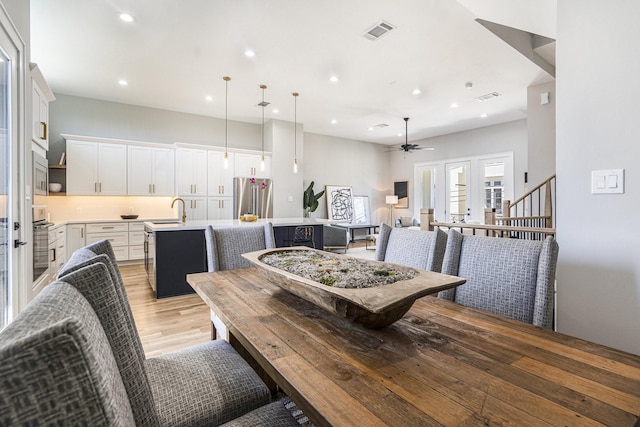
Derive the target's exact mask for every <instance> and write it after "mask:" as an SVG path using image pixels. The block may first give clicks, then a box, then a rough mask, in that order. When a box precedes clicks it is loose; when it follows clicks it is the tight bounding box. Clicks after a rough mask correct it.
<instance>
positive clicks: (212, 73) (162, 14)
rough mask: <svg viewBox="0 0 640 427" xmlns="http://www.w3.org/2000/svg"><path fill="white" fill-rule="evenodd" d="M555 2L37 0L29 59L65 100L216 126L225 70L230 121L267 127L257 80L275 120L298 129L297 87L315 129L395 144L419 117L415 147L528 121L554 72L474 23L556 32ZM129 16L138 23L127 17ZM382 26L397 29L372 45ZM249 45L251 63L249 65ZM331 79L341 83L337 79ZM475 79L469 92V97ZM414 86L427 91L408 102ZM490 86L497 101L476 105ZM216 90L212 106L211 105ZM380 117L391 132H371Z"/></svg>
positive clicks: (413, 131)
mask: <svg viewBox="0 0 640 427" xmlns="http://www.w3.org/2000/svg"><path fill="white" fill-rule="evenodd" d="M555 5H556V0H458V1H453V0H395V1H389V0H322V1H313V0H269V1H260V0H253V1H251V0H183V1H176V0H136V1H133V0H108V1H107V0H56V1H51V0H31V31H32V34H31V46H32V48H31V60H32V62H35V63H37V64H38V65H39V67H40V69H41V70H42V72H43V74H44V76H45V78H46V79H47V81H48V83H49V85H50V86H51V88H52V90H53V91H54V92H56V93H62V94H68V95H76V96H83V97H89V98H96V99H103V100H108V101H114V102H122V103H127V104H134V105H142V106H148V107H155V108H161V109H167V110H174V111H181V112H187V113H193V114H201V115H206V116H213V117H219V118H224V114H225V109H224V90H225V86H224V81H223V80H222V77H223V76H227V75H228V76H230V77H231V79H232V80H231V81H230V82H229V119H230V120H239V121H245V122H251V123H260V121H261V115H262V112H261V107H258V106H257V104H258V102H260V101H261V98H262V92H261V90H260V88H259V85H260V84H265V85H267V86H268V88H267V89H266V92H265V100H266V101H268V102H271V105H269V106H268V107H267V108H266V109H265V117H266V119H267V120H268V119H270V118H276V119H280V120H287V121H293V119H294V111H293V110H294V108H293V106H294V98H293V96H292V95H291V93H292V92H299V93H300V96H299V97H298V111H297V117H298V121H299V122H302V123H304V129H305V131H306V132H313V133H319V134H325V135H332V136H336V137H342V138H349V139H355V140H363V141H370V142H376V143H382V144H400V143H402V142H404V138H405V137H404V121H403V120H402V118H403V117H410V118H411V120H410V121H409V141H415V140H418V139H422V138H425V137H430V136H436V135H442V134H447V133H452V132H457V131H462V130H467V129H473V128H477V127H482V126H487V125H491V124H496V123H502V122H507V121H512V120H517V119H521V118H525V117H526V104H527V100H526V95H527V87H528V86H530V85H532V84H536V83H542V82H546V81H550V80H551V77H550V76H549V75H548V74H547V73H545V72H544V71H542V70H541V69H540V68H539V67H538V66H536V65H535V64H533V63H532V62H530V61H529V60H528V59H527V58H525V57H524V56H523V55H521V54H520V53H518V52H517V51H516V50H514V49H513V48H511V47H510V46H509V45H508V44H507V43H505V42H503V41H502V40H500V39H499V38H498V37H496V36H495V35H493V34H492V33H491V32H490V31H488V30H487V29H486V28H484V27H483V26H481V25H480V24H478V23H477V22H475V19H476V18H482V19H486V20H489V21H493V22H498V23H500V24H502V25H507V26H512V27H515V28H519V29H522V30H525V31H529V32H533V33H537V34H539V35H543V36H546V37H550V38H555V10H556V8H555ZM123 11H124V12H128V13H131V14H132V15H133V16H135V18H136V21H135V23H133V24H127V23H125V22H123V21H121V20H120V19H119V18H118V14H119V13H120V12H123ZM381 20H384V21H386V22H388V23H390V24H392V25H394V26H396V29H395V30H393V31H392V32H390V33H388V34H386V35H384V36H383V37H381V38H380V39H378V40H377V41H369V40H367V39H365V38H364V37H363V34H364V33H365V32H366V31H367V30H368V29H369V28H370V27H371V26H373V25H374V24H376V23H378V22H380V21H381ZM246 49H252V50H254V51H255V52H256V56H255V57H254V58H248V57H246V56H245V55H244V51H245V50H246ZM334 74H335V75H337V76H338V77H339V78H340V80H339V81H338V82H337V83H332V82H330V81H329V77H330V76H331V75H334ZM119 79H126V80H127V81H128V82H129V84H128V86H126V87H122V86H119V85H118V80H119ZM466 82H472V83H473V87H472V88H471V89H466V88H465V83H466ZM416 88H419V89H420V90H421V91H422V93H421V94H419V95H413V94H412V91H413V90H414V89H416ZM489 92H498V93H500V94H501V95H502V96H500V97H499V98H495V99H493V100H490V101H485V102H479V101H476V100H475V98H476V97H478V96H480V95H484V94H487V93H489ZM207 95H211V96H212V97H213V101H210V102H208V101H205V96H207ZM452 103H457V104H459V107H458V108H450V105H451V104H452ZM273 108H277V109H278V110H279V113H277V114H276V113H274V112H273V111H272V110H273ZM483 113H486V114H488V117H486V118H481V117H480V115H481V114H483ZM332 119H335V120H337V123H336V124H332V123H331V120H332ZM380 123H387V124H389V126H388V127H386V128H384V129H379V128H376V129H374V130H369V128H370V127H372V126H375V125H377V124H380ZM398 133H402V136H398Z"/></svg>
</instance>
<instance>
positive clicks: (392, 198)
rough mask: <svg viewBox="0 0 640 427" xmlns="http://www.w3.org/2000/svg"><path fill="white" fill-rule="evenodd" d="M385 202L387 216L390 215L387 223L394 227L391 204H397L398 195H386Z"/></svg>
mask: <svg viewBox="0 0 640 427" xmlns="http://www.w3.org/2000/svg"><path fill="white" fill-rule="evenodd" d="M385 202H386V203H387V204H388V205H389V216H390V217H391V222H390V223H389V225H390V226H392V227H395V225H394V224H393V206H394V205H397V204H398V196H386V199H385Z"/></svg>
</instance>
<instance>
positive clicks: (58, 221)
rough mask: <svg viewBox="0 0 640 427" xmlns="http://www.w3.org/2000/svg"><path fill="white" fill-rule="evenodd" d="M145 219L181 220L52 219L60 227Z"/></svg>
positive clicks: (165, 219) (138, 220)
mask: <svg viewBox="0 0 640 427" xmlns="http://www.w3.org/2000/svg"><path fill="white" fill-rule="evenodd" d="M145 221H151V222H153V221H180V220H179V219H178V218H136V219H122V218H120V217H118V218H104V219H55V220H51V222H52V223H53V226H52V227H58V226H61V225H67V224H100V223H104V222H145Z"/></svg>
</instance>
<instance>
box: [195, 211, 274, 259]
mask: <svg viewBox="0 0 640 427" xmlns="http://www.w3.org/2000/svg"><path fill="white" fill-rule="evenodd" d="M204 237H205V242H206V246H207V268H208V270H209V271H220V270H233V269H235V268H247V267H250V266H251V264H250V263H249V261H247V260H246V259H244V258H242V256H241V255H242V254H243V253H246V252H253V251H258V250H260V249H269V248H275V247H276V239H275V237H274V235H273V224H271V223H270V222H268V223H266V224H264V225H256V226H248V225H243V226H239V227H215V228H214V227H212V226H210V225H209V226H207V228H206V229H205V231H204Z"/></svg>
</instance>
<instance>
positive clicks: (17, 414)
mask: <svg viewBox="0 0 640 427" xmlns="http://www.w3.org/2000/svg"><path fill="white" fill-rule="evenodd" d="M0 378H2V387H0V425H3V426H8V425H40V424H47V425H91V426H102V425H114V426H115V425H120V426H132V425H135V423H136V420H135V419H134V416H133V413H132V410H131V406H130V404H129V400H128V397H127V391H126V389H125V387H124V384H123V381H122V378H121V376H120V373H119V371H118V366H117V363H116V360H115V358H114V355H113V353H112V350H111V348H110V346H109V342H108V340H107V338H106V336H105V332H104V330H103V328H102V326H101V322H100V320H99V319H98V317H97V316H96V313H95V312H94V310H93V309H92V307H91V304H89V302H88V301H87V300H86V299H85V298H84V297H83V296H82V294H81V293H80V292H78V290H77V289H75V288H74V287H73V286H70V285H69V284H67V283H63V282H54V283H51V284H49V285H48V286H47V287H45V288H44V290H43V291H42V292H40V294H38V296H36V298H34V299H33V300H32V301H31V302H30V303H29V304H28V305H27V307H26V308H25V309H24V310H23V311H22V313H20V314H19V315H18V316H17V317H16V319H15V320H14V321H13V322H12V323H11V324H9V325H8V326H7V327H6V328H5V329H4V330H3V331H2V332H0Z"/></svg>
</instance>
